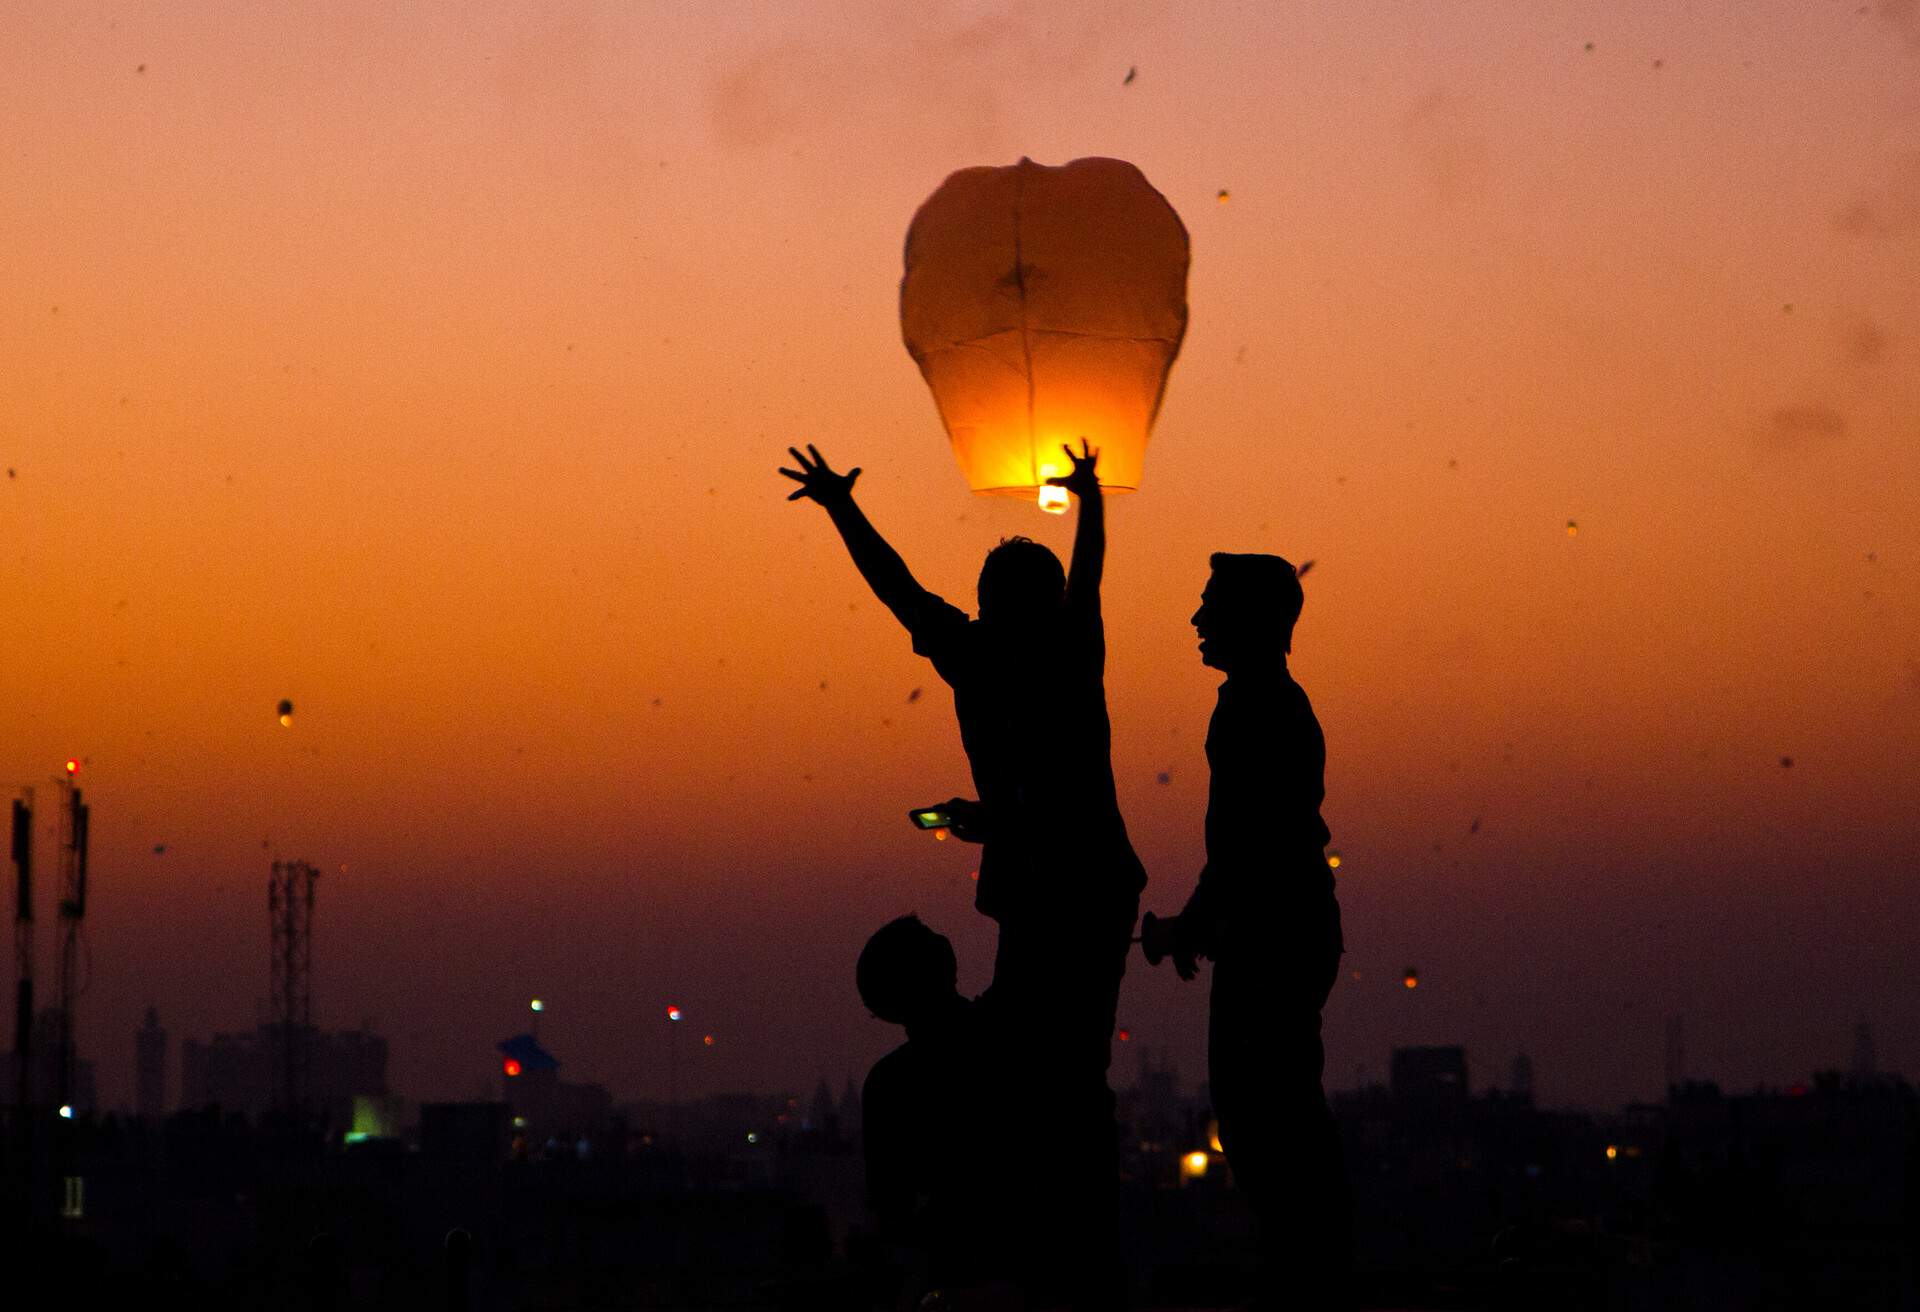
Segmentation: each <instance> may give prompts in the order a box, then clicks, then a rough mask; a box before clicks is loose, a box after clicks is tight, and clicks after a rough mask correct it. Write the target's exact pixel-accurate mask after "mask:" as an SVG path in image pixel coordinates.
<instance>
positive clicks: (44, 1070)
mask: <svg viewBox="0 0 1920 1312" xmlns="http://www.w3.org/2000/svg"><path fill="white" fill-rule="evenodd" d="M59 1033H60V1013H59V1012H58V1011H57V1010H55V1009H54V1008H52V1007H48V1008H47V1009H46V1010H44V1011H42V1012H41V1013H40V1014H39V1016H37V1017H36V1018H35V1019H34V1023H33V1032H32V1040H33V1064H32V1067H31V1072H32V1073H31V1074H30V1075H29V1077H28V1080H27V1087H28V1093H27V1096H28V1098H29V1100H30V1101H31V1102H32V1103H33V1104H34V1105H35V1106H38V1107H51V1106H53V1105H54V1101H55V1100H56V1099H57V1098H58V1097H59V1093H60V1057H61V1051H60V1043H59V1038H58V1036H59ZM14 1072H15V1067H14V1063H13V1053H12V1052H11V1051H8V1052H5V1053H0V1098H3V1099H4V1100H5V1101H6V1102H8V1103H11V1102H12V1101H13V1097H14V1090H15V1088H16V1081H17V1079H18V1076H17V1075H16V1074H15V1073H14ZM94 1097H95V1095H94V1078H93V1063H92V1062H90V1061H88V1060H86V1059H85V1058H84V1057H79V1056H77V1055H76V1057H75V1059H74V1063H73V1088H72V1089H71V1090H69V1091H68V1094H67V1100H68V1102H69V1103H70V1104H71V1105H72V1107H73V1110H74V1113H75V1114H76V1115H80V1116H84V1115H86V1114H87V1113H88V1112H91V1111H92V1110H93V1109H94Z"/></svg>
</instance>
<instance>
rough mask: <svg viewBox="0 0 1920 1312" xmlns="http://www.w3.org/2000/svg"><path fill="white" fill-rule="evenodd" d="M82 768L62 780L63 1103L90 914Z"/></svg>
mask: <svg viewBox="0 0 1920 1312" xmlns="http://www.w3.org/2000/svg"><path fill="white" fill-rule="evenodd" d="M79 771H80V765H79V762H77V761H68V762H67V773H66V778H65V779H63V780H61V787H62V788H63V789H64V790H65V792H66V805H65V806H63V807H61V808H60V812H61V816H60V818H61V822H62V824H61V830H62V832H61V839H62V842H61V844H60V1008H59V1011H58V1012H57V1013H56V1015H57V1016H58V1020H57V1022H56V1023H57V1024H58V1026H59V1033H57V1034H56V1035H55V1036H54V1042H55V1043H56V1044H58V1045H59V1046H58V1047H57V1048H56V1049H55V1055H56V1056H57V1057H58V1058H59V1064H58V1082H59V1088H58V1089H57V1090H56V1091H55V1098H56V1101H57V1103H58V1105H59V1106H61V1107H68V1106H71V1105H72V1103H73V1076H74V1053H75V1045H74V1038H73V1002H74V998H75V997H76V996H77V994H78V988H77V984H76V976H77V975H78V974H79V970H80V922H81V921H82V920H84V919H86V915H87V822H88V817H89V814H90V812H89V808H88V807H87V804H86V803H85V802H84V801H82V800H81V798H80V789H79V788H78V787H77V786H76V785H75V783H74V776H75V775H77V774H78V773H79Z"/></svg>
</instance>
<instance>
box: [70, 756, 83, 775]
mask: <svg viewBox="0 0 1920 1312" xmlns="http://www.w3.org/2000/svg"><path fill="white" fill-rule="evenodd" d="M79 773H80V762H78V761H76V760H75V759H74V758H73V757H71V756H69V757H68V758H67V778H69V779H71V778H73V776H75V775H77V774H79Z"/></svg>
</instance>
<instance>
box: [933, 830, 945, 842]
mask: <svg viewBox="0 0 1920 1312" xmlns="http://www.w3.org/2000/svg"><path fill="white" fill-rule="evenodd" d="M933 841H934V842H936V843H944V842H946V841H947V831H946V830H945V829H936V830H934V831H933Z"/></svg>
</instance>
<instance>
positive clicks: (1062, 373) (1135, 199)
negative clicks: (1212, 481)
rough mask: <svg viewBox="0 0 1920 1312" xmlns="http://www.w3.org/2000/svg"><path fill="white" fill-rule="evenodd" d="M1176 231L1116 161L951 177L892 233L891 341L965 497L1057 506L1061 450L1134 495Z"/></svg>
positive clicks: (1183, 261)
mask: <svg viewBox="0 0 1920 1312" xmlns="http://www.w3.org/2000/svg"><path fill="white" fill-rule="evenodd" d="M1187 258H1188V256H1187V230H1186V228H1185V227H1184V226H1183V225H1182V224H1181V222H1180V216H1179V215H1177V214H1175V213H1174V212H1173V206H1171V205H1169V204H1168V203H1167V199H1166V197H1164V196H1162V195H1161V194H1160V193H1159V192H1157V191H1155V190H1154V189H1153V187H1152V185H1151V184H1149V183H1148V182H1147V180H1146V178H1145V177H1144V176H1142V175H1141V173H1140V170H1139V169H1137V168H1135V167H1134V166H1133V165H1131V164H1128V163H1126V162H1125V161H1123V160H1117V159H1077V160H1074V161H1073V162H1072V163H1071V164H1063V165H1060V166H1058V167H1049V166H1047V165H1042V164H1035V163H1034V162H1033V161H1032V160H1030V159H1022V160H1021V161H1020V162H1019V163H1018V164H1013V165H1009V166H1007V167H1004V168H972V169H962V170H960V171H959V172H958V173H955V174H954V175H953V176H952V177H950V178H948V179H947V180H946V181H945V182H943V183H941V184H940V188H939V190H938V191H935V192H934V193H933V195H931V196H929V197H928V198H927V201H926V203H925V204H924V205H922V206H921V207H920V211H919V213H917V214H915V215H914V216H913V224H912V226H911V227H909V228H908V229H907V253H906V274H905V276H904V277H903V278H901V280H900V330H901V335H902V336H903V337H904V338H905V340H906V344H907V351H908V353H909V354H910V355H912V356H913V359H914V363H916V364H918V365H919V366H920V372H921V374H922V375H923V376H924V377H925V378H926V380H927V387H928V388H929V389H930V390H931V391H932V392H933V400H934V404H935V405H936V406H938V407H939V410H940V420H941V422H942V423H943V424H945V425H946V429H947V436H948V437H949V438H951V439H952V441H953V454H954V458H955V459H957V460H958V461H959V462H960V471H961V473H963V474H965V475H966V478H967V483H968V485H969V486H971V487H972V489H973V490H974V491H975V492H978V493H983V494H1001V495H1010V496H1028V497H1034V498H1035V499H1036V500H1039V501H1040V503H1041V505H1042V507H1043V508H1044V509H1050V510H1065V509H1066V493H1065V492H1064V491H1063V490H1061V489H1058V488H1048V487H1047V486H1046V480H1047V479H1048V478H1050V477H1052V476H1055V475H1060V474H1065V473H1067V472H1068V468H1069V467H1068V464H1067V461H1066V458H1065V457H1064V456H1063V455H1062V454H1061V451H1060V447H1061V445H1062V444H1063V443H1068V442H1071V443H1073V444H1074V447H1075V449H1076V450H1077V449H1078V448H1079V439H1080V438H1082V437H1085V438H1086V439H1087V440H1088V441H1089V442H1091V443H1092V444H1093V445H1094V446H1095V447H1097V448H1098V449H1099V451H1100V483H1101V485H1102V486H1103V487H1105V488H1107V489H1109V490H1111V491H1116V492H1124V491H1132V490H1133V489H1135V488H1137V487H1139V486H1140V475H1141V468H1142V465H1143V464H1144V461H1145V458H1146V450H1147V435H1148V433H1149V432H1151V431H1152V429H1153V421H1154V417H1155V416H1156V415H1157V414H1158V413H1159V410H1160V398H1161V395H1162V394H1163V393H1164V392H1165V390H1166V384H1167V371H1168V370H1169V369H1171V368H1172V367H1173V361H1174V357H1175V356H1176V355H1178V354H1179V353H1180V341H1181V338H1182V337H1184V336H1185V335H1186V331H1187Z"/></svg>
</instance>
